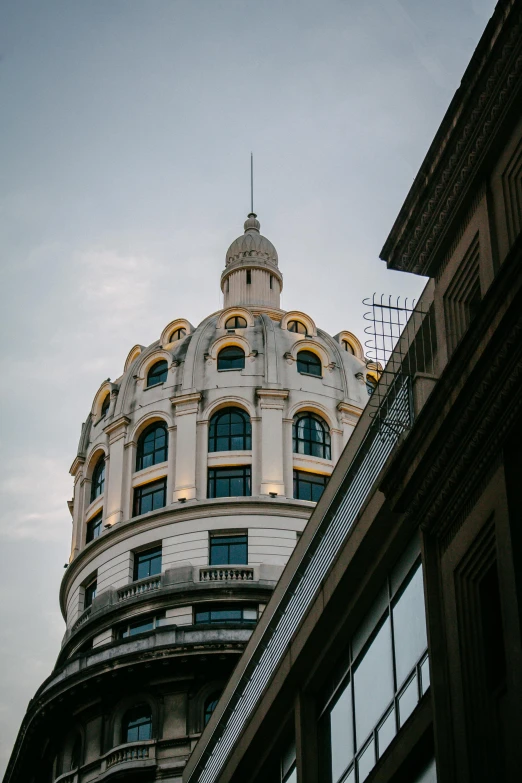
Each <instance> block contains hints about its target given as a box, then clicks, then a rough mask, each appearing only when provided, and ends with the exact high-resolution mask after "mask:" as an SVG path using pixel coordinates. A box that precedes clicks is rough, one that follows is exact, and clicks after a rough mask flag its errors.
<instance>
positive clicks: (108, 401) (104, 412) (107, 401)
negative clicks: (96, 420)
mask: <svg viewBox="0 0 522 783" xmlns="http://www.w3.org/2000/svg"><path fill="white" fill-rule="evenodd" d="M110 405H111V395H110V393H109V392H107V394H106V395H105V397H104V398H103V402H102V406H101V418H102V419H103V418H104V417H105V416H106V415H107V411H108V410H109V408H110Z"/></svg>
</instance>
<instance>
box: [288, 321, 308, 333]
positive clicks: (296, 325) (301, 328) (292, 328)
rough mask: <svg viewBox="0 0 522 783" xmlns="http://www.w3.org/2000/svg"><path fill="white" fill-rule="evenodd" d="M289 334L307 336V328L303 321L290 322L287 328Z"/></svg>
mask: <svg viewBox="0 0 522 783" xmlns="http://www.w3.org/2000/svg"><path fill="white" fill-rule="evenodd" d="M286 328H287V329H288V331H289V332H296V333H297V334H306V326H305V325H304V324H303V323H301V321H288V325H287V327H286Z"/></svg>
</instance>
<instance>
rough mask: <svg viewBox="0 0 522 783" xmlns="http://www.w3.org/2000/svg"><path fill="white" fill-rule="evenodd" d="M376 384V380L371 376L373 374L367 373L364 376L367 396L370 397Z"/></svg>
mask: <svg viewBox="0 0 522 783" xmlns="http://www.w3.org/2000/svg"><path fill="white" fill-rule="evenodd" d="M376 386H377V381H376V380H375V378H374V377H373V375H367V376H366V391H367V392H368V394H369V396H370V397H371V396H372V394H373V393H374V391H375V389H376Z"/></svg>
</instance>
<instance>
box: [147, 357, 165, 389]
mask: <svg viewBox="0 0 522 783" xmlns="http://www.w3.org/2000/svg"><path fill="white" fill-rule="evenodd" d="M167 372H168V364H167V360H166V359H162V360H161V361H159V362H156V364H153V365H152V367H151V368H150V370H149V372H148V373H147V389H148V388H149V387H150V386H158V384H160V383H165V381H166V380H167Z"/></svg>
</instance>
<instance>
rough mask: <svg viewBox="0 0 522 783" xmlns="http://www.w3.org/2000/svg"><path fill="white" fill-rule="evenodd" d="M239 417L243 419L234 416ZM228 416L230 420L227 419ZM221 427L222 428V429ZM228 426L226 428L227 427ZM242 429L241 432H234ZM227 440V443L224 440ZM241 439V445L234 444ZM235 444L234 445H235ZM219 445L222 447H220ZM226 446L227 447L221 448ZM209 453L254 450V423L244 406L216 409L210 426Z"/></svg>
mask: <svg viewBox="0 0 522 783" xmlns="http://www.w3.org/2000/svg"><path fill="white" fill-rule="evenodd" d="M234 416H235V417H239V419H240V420H241V421H233V417H234ZM227 417H228V419H229V420H228V421H227ZM220 428H221V429H220ZM225 428H226V429H225ZM234 429H240V430H241V431H240V432H237V433H236V432H234ZM224 440H226V443H223V441H224ZM235 440H240V441H241V445H239V446H238V445H237V443H236V444H234V441H235ZM233 444H234V445H233ZM218 446H219V447H220V448H218ZM221 446H225V448H221ZM208 450H209V453H215V452H219V451H251V450H252V423H251V421H250V416H249V415H248V413H247V412H246V411H244V410H243V409H242V408H237V407H233V406H230V407H227V408H221V409H220V410H218V411H216V413H214V415H213V416H212V417H211V419H210V422H209V427H208Z"/></svg>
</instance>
